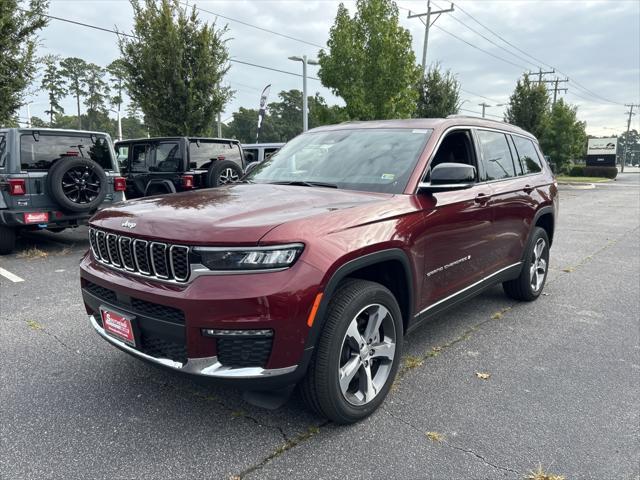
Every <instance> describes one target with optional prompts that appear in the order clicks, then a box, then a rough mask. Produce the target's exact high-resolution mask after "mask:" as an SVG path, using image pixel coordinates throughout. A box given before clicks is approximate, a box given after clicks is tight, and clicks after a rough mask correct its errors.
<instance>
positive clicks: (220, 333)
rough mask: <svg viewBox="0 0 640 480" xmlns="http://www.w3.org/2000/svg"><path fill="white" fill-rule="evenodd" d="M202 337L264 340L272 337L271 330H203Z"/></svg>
mask: <svg viewBox="0 0 640 480" xmlns="http://www.w3.org/2000/svg"><path fill="white" fill-rule="evenodd" d="M202 335H204V336H205V337H236V338H238V337H240V338H251V337H261V338H264V337H273V330H271V329H268V328H267V329H264V330H221V329H217V328H203V329H202Z"/></svg>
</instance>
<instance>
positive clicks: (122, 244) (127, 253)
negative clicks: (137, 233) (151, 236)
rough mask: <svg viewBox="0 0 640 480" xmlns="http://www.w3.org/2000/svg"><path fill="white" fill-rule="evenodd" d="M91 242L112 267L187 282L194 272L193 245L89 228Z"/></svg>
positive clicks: (98, 255) (96, 254) (98, 258)
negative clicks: (190, 254)
mask: <svg viewBox="0 0 640 480" xmlns="http://www.w3.org/2000/svg"><path fill="white" fill-rule="evenodd" d="M89 244H90V245H91V252H92V253H93V256H94V257H95V259H96V260H98V261H99V262H101V263H104V264H106V265H109V266H110V267H112V268H115V269H118V270H125V271H128V272H134V273H140V274H142V275H146V276H149V277H155V278H158V279H161V280H175V281H178V282H186V281H187V280H188V279H189V275H190V273H191V272H190V270H191V269H190V266H189V247H187V246H184V245H168V244H166V243H161V242H147V241H146V240H141V239H139V238H131V237H127V236H124V235H116V234H114V233H106V232H103V231H101V230H96V229H94V228H90V229H89Z"/></svg>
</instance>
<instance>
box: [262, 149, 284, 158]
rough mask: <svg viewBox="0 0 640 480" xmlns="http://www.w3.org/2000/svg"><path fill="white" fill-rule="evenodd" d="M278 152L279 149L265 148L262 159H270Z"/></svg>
mask: <svg viewBox="0 0 640 480" xmlns="http://www.w3.org/2000/svg"><path fill="white" fill-rule="evenodd" d="M278 150H280V149H279V148H265V149H264V159H265V160H267V159H268V158H271V157H272V156H273V154H274V153H276V152H277V151H278Z"/></svg>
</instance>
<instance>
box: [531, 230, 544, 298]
mask: <svg viewBox="0 0 640 480" xmlns="http://www.w3.org/2000/svg"><path fill="white" fill-rule="evenodd" d="M546 248H547V242H545V241H544V238H539V239H538V241H537V242H536V244H535V246H534V247H533V252H532V253H531V267H530V268H529V280H530V283H531V288H532V289H533V291H534V292H537V291H538V290H540V288H542V284H543V283H544V278H545V275H546V273H547V260H546V259H545V258H544V255H545V250H546Z"/></svg>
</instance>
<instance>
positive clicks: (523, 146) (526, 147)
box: [513, 135, 542, 175]
mask: <svg viewBox="0 0 640 480" xmlns="http://www.w3.org/2000/svg"><path fill="white" fill-rule="evenodd" d="M513 142H514V143H515V144H516V150H517V151H518V156H519V157H520V163H521V164H522V169H523V170H524V174H525V175H526V174H528V173H537V172H540V171H542V167H541V166H540V157H538V152H537V151H536V147H535V146H534V145H533V142H532V141H531V140H529V139H528V138H523V137H518V136H515V135H514V137H513Z"/></svg>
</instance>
